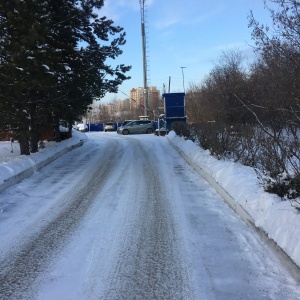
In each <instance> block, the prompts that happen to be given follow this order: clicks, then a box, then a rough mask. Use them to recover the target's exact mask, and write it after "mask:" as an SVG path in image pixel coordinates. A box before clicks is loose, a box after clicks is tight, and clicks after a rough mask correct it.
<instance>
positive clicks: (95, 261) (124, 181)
mask: <svg viewBox="0 0 300 300" xmlns="http://www.w3.org/2000/svg"><path fill="white" fill-rule="evenodd" d="M85 140H86V142H84V141H85ZM167 140H169V142H170V143H171V144H172V145H173V146H174V147H175V148H176V149H177V150H178V151H179V152H181V155H182V156H183V157H184V158H185V159H186V160H188V161H189V163H190V164H191V165H192V166H193V167H194V168H195V169H196V170H197V171H199V172H200V173H202V175H203V176H204V177H206V179H207V180H208V181H209V182H210V184H211V185H214V187H215V188H216V190H217V191H218V192H219V193H221V194H222V195H223V197H224V198H226V201H228V202H229V203H230V204H231V205H232V206H233V208H234V209H235V211H236V212H237V213H239V214H241V215H242V217H243V218H244V219H245V220H247V221H249V222H250V223H252V222H253V223H255V224H256V226H258V227H260V228H262V229H263V230H264V231H265V232H267V233H268V234H269V235H270V236H271V235H272V234H273V235H274V236H275V238H277V239H278V240H276V239H275V238H274V240H276V242H277V243H278V244H279V243H280V242H281V243H282V244H283V245H286V248H284V247H283V246H282V248H283V249H284V250H285V252H286V253H288V255H289V256H290V257H291V258H293V260H294V261H295V262H298V261H299V236H300V235H299V227H300V226H299V215H298V214H297V210H295V209H294V208H292V207H290V206H289V205H287V203H286V202H282V201H281V200H280V199H278V198H277V197H275V196H273V195H269V194H266V193H264V192H263V190H262V189H261V187H260V186H259V185H258V182H257V178H256V176H255V173H254V172H253V171H252V169H251V168H245V167H243V166H240V165H238V164H234V163H231V162H224V161H218V160H215V159H214V158H212V157H211V156H210V155H209V153H208V152H207V151H203V150H201V149H200V148H199V147H198V146H196V145H195V144H193V143H192V142H191V141H184V140H183V139H181V138H179V137H177V136H176V135H175V134H174V133H173V132H171V133H170V134H169V135H168V136H167V137H156V136H150V135H140V136H128V137H127V136H122V135H117V134H116V133H95V134H93V133H88V134H82V133H80V132H74V136H73V138H72V139H69V140H66V141H63V142H61V143H59V144H57V143H52V142H51V143H46V147H45V148H44V149H41V150H40V151H39V153H36V154H32V155H30V156H26V157H25V156H22V157H20V155H18V153H17V151H18V149H13V152H11V146H16V145H17V143H16V142H15V143H14V144H13V145H11V144H10V143H5V142H4V143H2V147H1V148H2V150H1V153H2V157H3V158H2V163H0V190H1V186H4V187H5V185H6V186H9V185H12V184H14V183H16V182H18V181H20V180H21V179H22V178H25V177H26V176H29V175H30V174H32V173H34V172H36V170H38V169H39V168H41V167H42V166H43V165H45V164H47V163H50V162H51V161H52V160H53V159H54V158H55V157H59V156H62V155H63V154H64V153H66V152H67V151H68V150H70V149H72V148H73V147H76V146H79V145H81V144H82V143H83V142H84V145H83V146H82V147H80V148H81V149H77V150H74V151H72V152H70V153H69V154H67V155H64V156H63V157H62V160H60V161H59V160H58V161H57V162H54V163H53V164H51V166H48V167H46V168H43V169H42V170H40V172H36V173H35V174H34V175H33V176H32V177H31V178H30V179H29V180H27V181H23V182H21V183H20V184H17V185H16V186H14V187H13V188H12V189H8V190H6V191H4V192H3V193H1V197H0V217H1V218H2V220H1V222H2V223H1V224H2V225H3V226H1V227H0V240H1V243H0V245H1V247H0V248H1V249H0V254H1V255H2V257H1V258H2V263H3V264H4V267H7V266H6V265H7V264H8V265H10V260H6V259H5V258H4V259H3V255H4V253H9V256H11V255H13V253H14V252H15V251H19V250H20V249H21V250H22V251H19V252H18V255H19V256H18V257H19V260H17V261H18V262H19V263H18V264H17V265H16V268H17V269H16V270H13V271H12V275H11V274H10V273H9V274H5V275H3V276H5V277H4V279H5V281H4V280H3V281H2V283H3V284H1V285H0V293H1V292H2V294H1V295H3V293H4V292H5V293H6V292H8V291H13V289H14V285H16V286H21V287H22V286H23V287H26V286H29V285H30V284H31V283H30V280H32V278H34V276H39V275H34V274H35V273H36V274H42V276H41V277H39V281H38V284H39V282H40V284H41V288H39V297H40V298H39V297H35V299H43V300H45V299H64V300H65V299H98V298H95V295H98V293H101V294H103V295H110V296H111V297H106V298H105V297H104V298H101V299H121V298H117V296H116V295H122V296H123V297H122V299H129V298H130V297H127V298H126V295H127V296H129V295H137V294H139V295H141V292H145V293H147V292H150V290H151V289H148V288H147V287H148V286H144V285H145V284H149V286H151V287H155V286H156V285H157V290H154V292H155V291H156V292H159V291H162V292H166V293H167V292H168V290H169V287H173V288H174V290H172V291H170V295H173V296H174V294H175V293H176V291H178V292H182V295H187V294H189V293H191V294H197V295H198V296H199V297H197V298H193V297H190V298H187V297H185V298H182V299H225V298H224V295H227V296H226V297H227V298H226V299H245V297H248V298H252V299H291V300H292V299H300V297H299V296H300V295H299V292H297V287H298V285H297V283H296V284H295V283H294V282H293V281H292V280H291V279H290V278H289V277H288V276H287V275H285V273H284V272H282V271H278V270H281V269H280V266H279V265H278V266H277V264H278V261H276V260H273V259H272V258H271V256H272V255H270V254H269V252H268V251H267V250H266V249H265V248H264V246H263V245H261V243H260V242H257V240H256V238H255V237H254V235H253V236H252V233H251V230H249V231H248V229H247V226H243V225H241V223H242V222H240V220H239V219H238V218H236V217H235V214H234V213H233V212H232V211H231V210H229V211H230V212H229V214H228V207H227V206H226V205H225V204H224V205H223V202H222V201H221V199H220V197H216V195H215V192H214V191H212V189H210V187H209V185H208V184H207V183H205V184H204V183H202V181H203V180H200V179H199V176H196V175H195V174H194V173H195V172H194V173H193V175H191V172H190V171H187V170H188V168H187V167H188V166H186V164H185V163H184V162H183V160H182V159H179V158H180V157H179V156H178V155H177V153H176V151H174V149H172V148H171V147H170V145H169V144H168V142H167ZM108 144H109V145H108ZM106 145H107V147H106ZM131 145H133V146H134V147H131ZM149 147H150V148H149ZM160 147H161V148H160ZM157 148H159V149H157ZM149 149H151V151H153V152H151V153H153V155H152V156H153V157H154V158H155V161H156V162H157V164H153V161H152V159H153V157H152V156H151V155H144V154H145V153H146V152H148V150H149ZM95 153H96V154H98V155H95ZM166 153H169V156H166ZM137 154H138V156H137ZM145 159H146V160H145ZM135 160H136V161H138V162H139V163H138V164H136V166H133V165H134V164H132V162H133V161H135ZM52 166H53V167H52ZM150 166H151V167H150ZM189 169H191V168H189ZM156 171H160V172H156ZM19 174H23V175H19ZM160 176H161V177H160ZM160 178H164V179H165V181H166V182H165V183H164V184H161V183H160V180H159V179H160ZM75 179H76V180H75ZM112 179H113V180H112ZM144 180H146V182H145V181H144ZM74 182H75V183H74ZM203 182H205V181H203ZM116 183H117V184H116ZM70 187H72V188H71V189H70ZM149 187H151V188H149ZM58 190H59V192H58ZM99 191H100V194H98V193H99ZM59 195H60V196H59ZM56 196H59V197H56ZM81 199H84V201H81ZM93 199H97V201H95V202H92V201H94V200H93ZM149 199H152V200H153V199H154V200H155V201H154V200H153V201H154V204H155V205H154V206H153V207H152V206H151V205H150V203H149V202H151V201H149ZM207 209H208V210H207ZM87 210H89V212H88V213H87V214H86V215H85V212H86V211H87ZM152 210H153V211H152ZM149 212H152V213H149ZM1 214H2V216H1ZM66 214H67V215H68V218H66V217H65V216H66ZM294 215H295V216H296V218H294V219H293V218H292V217H293V216H294ZM153 218H155V219H153ZM173 218H174V219H173ZM276 218H278V220H276ZM48 219H49V220H48ZM73 220H76V221H77V222H76V223H74V222H73ZM212 220H213V221H212ZM48 221H49V222H50V223H49V226H48V225H47V224H48ZM297 222H298V223H297ZM20 224H21V226H20ZM79 224H80V226H79ZM243 224H244V223H243ZM283 224H284V226H289V227H288V230H286V229H285V228H286V227H284V226H283ZM125 225H126V226H125ZM76 226H79V227H80V231H79V230H77V229H76ZM24 228H25V229H26V228H27V229H26V230H24ZM29 229H30V230H29ZM41 229H42V230H41ZM161 229H164V230H161ZM40 230H41V232H40ZM297 230H298V231H297ZM32 231H38V232H39V234H38V236H37V237H35V236H34V235H32ZM181 232H182V235H183V236H184V239H181V238H180V234H181ZM158 233H161V234H158ZM167 233H168V234H167ZM232 233H233V234H232ZM275 233H276V234H277V235H276V234H275ZM153 234H154V235H153ZM177 234H179V236H177ZM26 235H28V236H27V237H26ZM21 240H24V241H26V243H28V244H26V243H25V246H24V244H22V241H21ZM68 240H69V242H67V241H68ZM183 240H184V243H187V246H186V247H185V246H184V245H183V244H182V243H183ZM16 241H17V242H16ZM70 241H71V242H70ZM63 246H64V247H65V246H67V247H66V248H65V249H64V250H63V251H62V252H61V253H62V254H60V255H58V253H59V252H60V251H61V249H62V248H63ZM22 247H23V248H22ZM183 248H186V249H188V250H187V251H188V252H189V255H187V257H186V258H185V256H184V252H183V251H182V249H183ZM241 248H242V251H241ZM15 249H17V250H15ZM7 250H8V251H7ZM46 250H47V251H46ZM150 250H151V251H150ZM156 250H157V251H156ZM158 250H159V251H158ZM200 253H201V255H202V256H201V257H202V258H201V259H199V256H200ZM289 253H291V254H289ZM146 254H147V255H146ZM153 254H155V257H154V256H152V255H153ZM162 254H163V255H162ZM161 255H162V256H161ZM178 255H179V256H178ZM5 257H6V256H5ZM55 257H56V259H54V258H55ZM135 257H137V258H139V260H135ZM101 258H103V259H102V261H101ZM158 258H159V259H160V260H158V261H157V259H158ZM189 259H191V262H190V263H191V264H192V265H193V267H192V265H190V264H189V262H188V261H189ZM31 261H32V262H34V263H35V264H34V265H33V267H34V268H35V270H32V272H31V273H32V274H33V275H32V276H31V274H30V272H29V275H28V278H21V277H20V279H19V278H16V276H15V275H14V274H21V273H22V274H23V273H26V272H27V271H26V270H27V269H28V267H29V266H30V267H31V264H30V263H27V262H31ZM49 261H53V262H55V263H54V264H53V263H52V264H51V265H50V271H49V266H48V272H47V273H43V270H44V264H46V263H47V262H49ZM136 262H138V263H139V264H138V265H135V263H136ZM157 263H159V266H157V265H156V264H157ZM250 265H252V267H253V268H254V269H252V267H251V268H250ZM149 266H151V267H153V268H154V267H157V269H155V268H154V269H153V270H152V269H151V268H149ZM183 266H184V268H182V267H183ZM186 266H189V267H188V268H189V269H188V270H186ZM164 268H165V269H164ZM249 268H250V269H249ZM4 269H5V268H3V270H4ZM3 270H2V271H3ZM157 270H159V271H164V272H163V273H160V272H157ZM191 270H194V271H191ZM2 271H1V270H0V279H1V278H2V277H1V276H2ZM189 271H191V272H189ZM193 273H194V274H195V275H193ZM149 274H150V275H149ZM173 275H174V278H173V277H172V276H173ZM178 275H180V276H178ZM157 276H158V277H157ZM159 276H161V277H162V278H163V281H160V277H159ZM182 276H183V277H182ZM184 276H186V277H184ZM189 277H191V278H194V279H191V280H189ZM2 279H3V278H2ZM133 279H134V280H133ZM285 279H286V281H285ZM18 280H19V281H20V282H18ZM135 280H137V281H135ZM148 280H149V281H148ZM156 280H157V281H156ZM168 280H169V281H168ZM193 280H196V282H197V283H196V284H193V283H192V281H193ZM4 282H5V286H4ZM2 285H3V290H1V286H2ZM80 285H84V286H85V290H86V291H89V293H90V295H93V297H90V298H89V297H88V295H89V293H83V294H80V293H82V290H81V289H80V288H79V287H80ZM11 286H12V287H11ZM190 286H193V287H196V288H198V289H199V291H192V290H190ZM177 287H178V289H175V288H177ZM115 288H117V289H118V291H115ZM130 288H131V290H130ZM215 288H217V289H216V290H215ZM107 289H108V290H107ZM139 289H141V290H139ZM218 289H219V290H218ZM152 291H153V290H152ZM288 291H289V292H288ZM131 292H132V293H133V294H130V293H131ZM126 293H127V294H126ZM46 295H47V297H46ZM229 295H233V297H231V298H228V297H229ZM241 295H244V296H245V297H244V298H241ZM284 295H285V297H284ZM291 295H293V297H292V296H291ZM295 295H296V296H295ZM114 296H116V297H114ZM200 296H201V297H200ZM251 296H252V297H251ZM254 296H255V297H254ZM257 296H259V297H258V298H257ZM278 297H279V298H278ZM167 298H168V297H167ZM179 298H180V297H179ZM5 299H12V298H9V297H8V298H5ZM143 299H150V298H149V297H148V298H147V297H144V298H143ZM151 299H166V298H153V297H152V298H151ZM168 299H175V298H174V297H173V298H170V297H169V298H168Z"/></svg>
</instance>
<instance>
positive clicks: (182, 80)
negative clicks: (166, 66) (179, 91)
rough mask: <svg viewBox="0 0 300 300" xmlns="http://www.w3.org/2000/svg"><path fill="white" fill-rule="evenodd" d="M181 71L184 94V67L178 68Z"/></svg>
mask: <svg viewBox="0 0 300 300" xmlns="http://www.w3.org/2000/svg"><path fill="white" fill-rule="evenodd" d="M180 68H181V71H182V85H183V91H184V92H185V88H184V73H183V69H185V68H186V67H180Z"/></svg>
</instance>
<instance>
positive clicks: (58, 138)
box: [54, 117, 61, 143]
mask: <svg viewBox="0 0 300 300" xmlns="http://www.w3.org/2000/svg"><path fill="white" fill-rule="evenodd" d="M54 122H55V124H54V140H55V142H57V143H60V142H61V136H60V130H59V119H58V118H57V117H55V118H54Z"/></svg>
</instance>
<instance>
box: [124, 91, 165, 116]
mask: <svg viewBox="0 0 300 300" xmlns="http://www.w3.org/2000/svg"><path fill="white" fill-rule="evenodd" d="M145 99H146V91H145V89H144V88H141V87H139V88H133V89H132V90H131V91H130V100H131V101H130V108H138V107H139V106H140V105H142V106H144V104H145ZM159 99H160V92H159V91H158V90H157V88H156V87H155V86H150V87H148V107H147V108H148V109H150V110H151V111H152V110H153V108H154V107H155V106H158V104H159Z"/></svg>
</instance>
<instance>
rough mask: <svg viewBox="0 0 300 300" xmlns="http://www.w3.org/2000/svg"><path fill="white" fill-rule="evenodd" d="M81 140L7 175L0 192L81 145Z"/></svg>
mask: <svg viewBox="0 0 300 300" xmlns="http://www.w3.org/2000/svg"><path fill="white" fill-rule="evenodd" d="M83 142H84V141H83V140H80V141H79V142H78V143H76V144H74V145H72V146H69V147H66V148H63V149H60V150H58V151H57V152H56V153H55V154H54V155H52V156H50V157H48V158H47V159H46V160H43V161H40V162H38V163H36V164H33V165H32V166H31V167H28V168H27V169H25V170H23V171H21V172H19V173H17V174H15V175H13V176H11V177H9V178H8V179H6V180H4V182H3V183H2V184H0V193H1V192H3V191H4V190H5V189H7V188H9V187H11V186H13V185H15V184H17V183H19V182H21V181H22V180H24V179H26V178H28V177H30V176H31V175H33V174H34V173H35V172H37V171H39V170H40V169H42V168H43V167H45V166H47V165H48V164H50V163H51V162H53V161H54V160H56V159H58V158H59V157H61V156H62V155H64V154H66V153H67V152H69V151H72V150H73V149H75V148H77V147H80V146H82V145H83Z"/></svg>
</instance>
